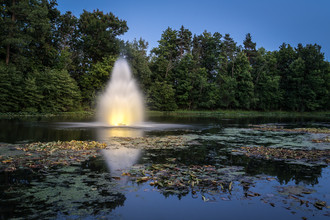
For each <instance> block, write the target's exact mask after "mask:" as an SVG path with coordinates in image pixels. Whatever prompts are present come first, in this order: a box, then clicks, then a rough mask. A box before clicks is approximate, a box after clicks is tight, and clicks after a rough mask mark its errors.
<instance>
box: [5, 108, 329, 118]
mask: <svg viewBox="0 0 330 220" xmlns="http://www.w3.org/2000/svg"><path fill="white" fill-rule="evenodd" d="M146 114H147V115H148V116H163V115H164V116H180V117H313V118H330V111H319V112H289V111H247V110H213V111H211V110H176V111H152V110H147V111H146ZM94 115H95V110H90V111H75V112H53V113H30V112H15V113H13V112H8V113H0V118H22V117H45V118H47V117H58V116H60V117H92V116H94Z"/></svg>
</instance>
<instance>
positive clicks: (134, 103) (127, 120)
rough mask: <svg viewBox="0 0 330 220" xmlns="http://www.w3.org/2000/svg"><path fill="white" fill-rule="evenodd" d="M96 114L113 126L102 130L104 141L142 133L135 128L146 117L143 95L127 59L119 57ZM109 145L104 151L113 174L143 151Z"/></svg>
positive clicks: (124, 167)
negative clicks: (114, 137)
mask: <svg viewBox="0 0 330 220" xmlns="http://www.w3.org/2000/svg"><path fill="white" fill-rule="evenodd" d="M97 117H98V120H99V121H100V122H102V123H105V124H106V125H107V126H110V128H107V129H102V130H99V132H98V135H99V139H100V140H102V141H105V140H107V139H109V138H111V137H113V136H117V137H137V136H143V131H142V130H140V129H134V128H132V127H133V126H137V125H139V124H141V123H142V122H143V120H144V101H143V96H142V94H141V92H140V91H139V89H138V86H137V85H136V82H135V80H134V79H133V78H132V73H131V70H130V67H129V65H128V63H127V62H126V60H124V59H119V60H117V61H116V63H115V65H114V68H113V70H112V74H111V79H110V81H109V82H108V84H107V86H106V89H105V92H104V93H103V94H102V95H101V96H100V97H99V100H98V106H97ZM109 147H110V148H109V149H106V150H102V154H103V156H104V157H105V161H106V163H107V165H108V167H109V169H110V171H111V175H113V176H117V175H119V176H120V173H121V170H123V169H126V168H129V167H130V166H132V165H133V164H134V163H136V162H137V160H138V158H139V157H140V154H141V149H130V148H125V147H121V148H114V149H113V148H111V146H109Z"/></svg>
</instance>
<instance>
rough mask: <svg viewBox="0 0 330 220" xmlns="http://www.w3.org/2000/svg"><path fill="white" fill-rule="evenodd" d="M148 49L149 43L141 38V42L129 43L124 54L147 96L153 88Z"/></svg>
mask: <svg viewBox="0 0 330 220" xmlns="http://www.w3.org/2000/svg"><path fill="white" fill-rule="evenodd" d="M147 47H148V42H146V41H145V40H143V39H142V38H140V40H139V41H137V40H134V41H133V42H132V43H130V42H127V43H126V44H125V51H124V53H123V54H124V57H125V58H126V59H127V60H128V62H129V63H130V64H131V69H132V73H133V76H134V77H135V78H136V79H137V82H138V83H139V84H140V86H141V89H142V91H143V92H144V93H145V95H146V94H147V92H148V90H149V88H150V86H151V75H152V73H151V70H150V68H149V59H148V57H147Z"/></svg>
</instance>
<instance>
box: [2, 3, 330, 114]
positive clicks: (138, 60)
mask: <svg viewBox="0 0 330 220" xmlns="http://www.w3.org/2000/svg"><path fill="white" fill-rule="evenodd" d="M0 9H1V10H0V13H1V15H0V27H1V28H0V79H1V81H0V112H31V113H38V112H41V113H43V112H65V111H78V110H92V109H94V108H95V105H96V102H95V100H96V98H97V96H98V95H99V94H100V93H101V92H102V91H103V89H104V87H105V85H106V82H107V81H108V80H109V78H110V73H111V70H112V67H113V64H114V62H115V61H116V60H117V59H118V58H119V57H124V58H126V59H127V60H128V61H129V63H130V65H131V68H132V72H133V75H134V77H135V78H136V80H137V81H138V83H139V85H140V87H141V90H142V91H143V94H144V96H145V99H146V105H147V108H148V109H150V110H161V111H173V110H177V109H184V110H218V109H242V110H258V111H259V110H260V111H273V110H283V111H299V112H304V111H322V110H329V107H330V102H329V100H330V94H329V91H330V63H329V61H327V60H325V57H324V54H323V53H322V52H321V46H320V45H317V44H313V43H311V44H306V45H302V44H298V45H290V44H287V43H283V44H282V45H279V47H278V50H276V51H267V50H266V49H265V48H262V47H260V48H257V43H256V42H254V41H253V38H252V34H250V33H247V34H246V36H245V40H244V41H243V42H241V44H240V43H237V42H235V41H234V40H233V38H232V37H231V36H230V34H221V33H218V32H215V33H210V32H208V31H207V30H205V31H204V32H203V33H201V34H196V33H192V32H191V31H190V30H189V29H187V28H185V27H184V26H181V28H180V29H178V30H175V29H173V28H171V27H168V28H167V29H166V30H164V31H163V33H162V35H161V36H159V38H160V39H159V41H158V46H157V47H155V48H152V49H151V50H150V52H148V42H147V41H146V40H144V39H142V38H140V39H136V40H134V41H132V42H129V41H127V42H124V41H123V40H121V39H120V36H121V35H124V34H125V32H127V31H128V28H129V27H128V26H127V22H126V21H125V20H123V19H120V18H118V17H117V16H115V15H114V14H113V13H111V12H109V13H104V12H103V11H102V10H98V9H97V10H94V11H92V12H89V11H83V12H82V14H80V16H79V17H76V16H75V15H73V13H72V12H70V11H67V12H65V13H63V12H60V11H59V10H58V9H57V2H56V0H2V1H1V5H0Z"/></svg>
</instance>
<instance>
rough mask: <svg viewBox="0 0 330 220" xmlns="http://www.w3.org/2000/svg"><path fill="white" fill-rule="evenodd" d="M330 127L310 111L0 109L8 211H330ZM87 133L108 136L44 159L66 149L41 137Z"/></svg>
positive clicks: (185, 214) (246, 214) (208, 215)
mask: <svg viewBox="0 0 330 220" xmlns="http://www.w3.org/2000/svg"><path fill="white" fill-rule="evenodd" d="M329 130H330V119H329V118H311V117H309V118H308V117H300V118H294V117H223V116H219V115H218V116H210V115H208V116H207V117H205V116H203V115H200V116H198V115H195V116H187V115H181V116H180V115H179V116H168V115H153V116H152V115H151V116H149V117H148V122H147V123H144V124H143V125H142V126H137V127H130V128H126V127H117V128H115V127H112V128H109V127H104V126H100V125H99V124H98V123H96V122H93V119H92V118H89V117H86V118H78V117H67V118H66V117H25V118H12V119H0V153H1V154H0V162H1V167H0V168H2V169H0V198H1V199H0V219H328V218H329V216H330V187H329V183H330V169H329V162H330V158H329V155H330V154H329V152H330V142H329V139H330V137H329V136H330V133H329ZM71 140H76V141H77V142H69V141H71ZM58 141H62V142H58ZM65 141H68V142H65ZM79 141H86V142H87V141H99V142H102V143H105V145H104V147H103V148H104V149H100V150H98V151H97V152H95V153H91V154H87V155H86V154H84V156H82V155H78V154H82V153H81V152H83V151H82V150H79V151H70V154H65V155H66V156H65V157H67V158H66V159H64V158H60V159H61V161H60V162H59V160H58V158H56V163H57V165H56V166H53V165H54V164H55V163H54V162H53V163H48V162H47V166H46V165H45V164H46V162H45V160H46V159H47V160H50V161H52V160H55V159H54V158H55V157H60V156H59V155H64V154H61V153H57V152H58V151H57V150H56V149H57V148H52V150H51V153H49V152H47V154H46V153H45V154H44V153H40V151H41V150H40V146H44V145H45V144H44V143H35V142H54V143H53V145H54V146H55V145H56V144H58V145H66V144H67V143H71V144H72V143H73V144H77V143H78V144H81V145H83V144H86V142H79ZM93 143H94V142H93ZM54 146H53V147H54ZM102 146H103V145H102ZM31 147H34V148H33V149H37V150H35V151H32V150H31V149H32V148H31ZM38 147H39V148H38ZM38 149H39V150H38ZM84 149H85V148H84ZM62 151H63V149H61V152H62ZM84 152H89V151H84ZM34 154H36V155H38V164H36V162H35V160H34V162H33V163H34V164H33V165H34V169H32V168H31V169H26V166H27V164H29V166H30V167H32V166H31V164H32V162H31V161H32V160H30V161H29V160H28V159H26V158H30V157H32V156H35V155H34ZM75 154H77V155H75ZM31 155H32V156H31ZM40 155H41V156H40ZM45 155H47V157H44V156H45ZM68 155H69V156H68ZM63 157H64V156H63ZM15 158H19V160H24V164H22V163H18V162H17V161H16V167H15V169H12V170H8V169H7V168H8V164H10V163H13V161H15ZM68 161H74V162H68ZM6 166H7V167H6ZM40 167H42V168H40Z"/></svg>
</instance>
